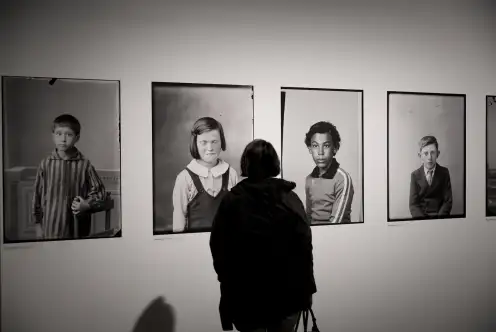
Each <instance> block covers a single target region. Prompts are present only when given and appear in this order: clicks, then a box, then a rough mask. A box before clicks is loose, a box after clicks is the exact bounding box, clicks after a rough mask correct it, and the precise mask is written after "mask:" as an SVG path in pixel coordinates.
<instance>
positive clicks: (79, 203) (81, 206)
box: [71, 196, 90, 215]
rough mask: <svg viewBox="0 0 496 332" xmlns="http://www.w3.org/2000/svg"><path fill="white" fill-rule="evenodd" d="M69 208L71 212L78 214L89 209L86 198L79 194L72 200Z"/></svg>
mask: <svg viewBox="0 0 496 332" xmlns="http://www.w3.org/2000/svg"><path fill="white" fill-rule="evenodd" d="M71 208H72V213H74V214H75V215H78V214H80V213H82V212H86V211H88V210H89V209H90V204H89V201H88V200H85V199H84V198H82V197H81V196H77V197H76V198H74V200H73V201H72V205H71Z"/></svg>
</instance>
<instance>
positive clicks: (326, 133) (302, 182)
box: [281, 87, 364, 226]
mask: <svg viewBox="0 0 496 332" xmlns="http://www.w3.org/2000/svg"><path fill="white" fill-rule="evenodd" d="M281 125H282V127H281V132H282V137H281V138H282V153H281V159H282V161H281V163H282V167H281V168H282V172H281V174H282V177H283V178H284V179H286V180H289V181H293V182H295V183H296V188H295V192H296V193H297V195H298V196H299V197H300V199H301V200H302V202H303V204H304V206H305V209H306V212H307V217H308V220H309V222H310V224H311V225H312V226H316V225H338V224H354V223H355V224H356V223H363V221H364V220H363V91H362V90H344V89H320V88H299V87H282V88H281Z"/></svg>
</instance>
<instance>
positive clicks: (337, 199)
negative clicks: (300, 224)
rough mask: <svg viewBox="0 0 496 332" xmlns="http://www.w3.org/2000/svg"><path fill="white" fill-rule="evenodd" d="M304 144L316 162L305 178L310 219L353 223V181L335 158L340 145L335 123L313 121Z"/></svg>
mask: <svg viewBox="0 0 496 332" xmlns="http://www.w3.org/2000/svg"><path fill="white" fill-rule="evenodd" d="M305 144H306V146H307V148H308V151H309V152H310V154H311V156H312V158H313V161H314V162H315V168H314V169H313V170H312V172H311V173H310V174H309V175H308V176H307V177H306V180H305V193H306V210H307V215H308V219H309V220H310V222H311V223H312V224H319V223H333V224H338V223H350V222H351V206H352V203H353V195H354V188H353V181H352V179H351V176H350V174H349V173H348V172H347V171H346V170H344V169H343V168H342V167H340V164H339V162H338V161H337V159H336V154H337V152H338V151H339V147H340V145H341V136H340V135H339V132H338V130H337V128H336V126H335V125H333V124H332V123H330V122H327V121H319V122H317V123H315V124H313V125H312V126H311V127H310V129H309V130H308V132H307V134H306V136H305Z"/></svg>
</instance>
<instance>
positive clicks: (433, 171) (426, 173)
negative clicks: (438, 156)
mask: <svg viewBox="0 0 496 332" xmlns="http://www.w3.org/2000/svg"><path fill="white" fill-rule="evenodd" d="M436 166H437V165H434V167H433V168H432V177H434V173H436ZM424 173H425V177H427V175H428V173H429V170H428V169H427V168H425V167H424Z"/></svg>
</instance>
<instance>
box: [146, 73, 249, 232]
mask: <svg viewBox="0 0 496 332" xmlns="http://www.w3.org/2000/svg"><path fill="white" fill-rule="evenodd" d="M152 130H153V132H152V136H153V210H154V211H153V234H154V235H159V234H178V233H194V232H209V231H210V230H211V227H212V221H213V217H214V216H215V213H216V212H217V208H218V206H219V203H220V201H221V200H222V197H223V196H224V195H225V193H226V192H227V191H229V190H231V188H232V187H234V186H235V185H236V184H237V183H238V182H239V181H240V180H241V178H240V174H241V170H240V158H241V154H242V152H243V149H244V148H245V146H246V145H247V144H248V143H249V142H250V141H251V140H252V139H253V87H252V86H239V85H214V84H190V83H161V82H154V83H152Z"/></svg>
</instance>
